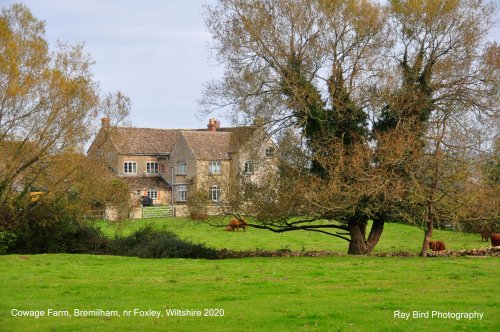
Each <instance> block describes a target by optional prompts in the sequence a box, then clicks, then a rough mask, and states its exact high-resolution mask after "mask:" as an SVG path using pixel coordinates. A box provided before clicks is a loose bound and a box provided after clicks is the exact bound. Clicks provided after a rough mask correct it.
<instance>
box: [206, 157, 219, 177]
mask: <svg viewBox="0 0 500 332" xmlns="http://www.w3.org/2000/svg"><path fill="white" fill-rule="evenodd" d="M208 172H209V173H210V174H220V173H221V169H220V161H219V160H217V161H210V162H209V163H208Z"/></svg>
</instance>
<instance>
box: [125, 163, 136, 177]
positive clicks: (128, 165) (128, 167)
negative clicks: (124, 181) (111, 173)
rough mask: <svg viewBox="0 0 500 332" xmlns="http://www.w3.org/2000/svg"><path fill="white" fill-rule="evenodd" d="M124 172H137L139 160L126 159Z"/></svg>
mask: <svg viewBox="0 0 500 332" xmlns="http://www.w3.org/2000/svg"><path fill="white" fill-rule="evenodd" d="M123 174H137V162H136V161H124V162H123Z"/></svg>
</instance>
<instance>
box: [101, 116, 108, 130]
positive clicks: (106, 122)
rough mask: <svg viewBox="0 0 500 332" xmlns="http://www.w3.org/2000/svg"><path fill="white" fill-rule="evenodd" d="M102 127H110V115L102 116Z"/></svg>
mask: <svg viewBox="0 0 500 332" xmlns="http://www.w3.org/2000/svg"><path fill="white" fill-rule="evenodd" d="M101 127H102V128H103V129H109V118H108V117H105V118H101Z"/></svg>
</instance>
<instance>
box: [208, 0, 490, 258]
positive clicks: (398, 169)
mask: <svg viewBox="0 0 500 332" xmlns="http://www.w3.org/2000/svg"><path fill="white" fill-rule="evenodd" d="M491 13H492V6H490V5H489V4H486V5H485V4H483V3H482V2H481V1H445V0H443V1H391V2H390V3H389V4H388V5H387V6H382V5H380V4H378V3H376V2H370V1H361V0H359V1H358V0H339V1H321V0H318V1H313V0H304V1H298V2H295V1H279V0H277V1H270V0H269V1H266V0H261V1H251V0H220V1H219V2H218V4H217V5H216V6H213V7H211V6H208V7H207V8H206V24H207V27H208V29H209V30H210V32H211V34H212V36H213V39H214V43H213V48H214V49H215V50H216V51H217V58H218V60H219V61H220V62H221V64H223V65H224V66H225V69H226V71H225V75H224V77H223V79H222V80H221V81H220V82H210V83H209V84H208V85H207V89H206V91H205V95H204V98H203V102H202V104H203V105H204V106H206V108H207V110H208V111H210V110H213V109H214V108H216V107H224V106H228V105H230V106H232V111H233V115H234V116H235V119H236V120H237V121H239V122H242V123H245V124H251V125H256V126H260V125H262V126H264V127H265V128H266V129H267V130H268V132H270V134H276V135H278V136H280V133H282V132H283V130H285V129H287V130H290V129H291V131H289V133H288V135H290V132H291V133H293V134H294V135H298V136H299V140H298V141H299V142H301V144H297V145H296V148H295V149H291V150H290V149H287V148H283V149H281V146H283V145H280V149H278V152H279V151H287V153H285V154H284V155H282V156H281V157H282V158H281V160H280V162H279V164H280V167H281V171H280V173H279V174H278V176H272V175H270V177H269V179H268V180H269V181H268V182H267V184H266V185H262V182H261V183H260V184H254V185H251V184H250V183H249V181H244V180H243V182H244V183H245V185H244V187H245V188H240V187H239V186H233V187H232V188H235V189H236V190H233V192H234V193H235V195H236V197H239V198H240V199H241V203H240V204H236V205H237V206H238V208H239V209H242V208H244V209H246V210H247V212H248V213H249V214H251V215H254V216H256V217H257V218H256V220H257V221H258V222H255V224H254V225H253V226H254V227H260V228H266V229H270V230H272V231H275V232H284V231H292V230H300V229H303V230H312V231H321V232H324V233H328V234H331V235H334V236H337V237H341V238H343V239H346V240H348V241H349V243H350V244H349V253H351V254H364V253H368V252H370V251H371V250H372V249H373V247H374V246H375V245H376V243H377V242H378V240H379V238H380V235H381V233H382V231H383V225H384V222H385V221H387V220H391V218H398V217H400V215H399V216H398V211H400V210H401V206H402V204H400V202H401V201H402V200H404V199H405V197H406V198H407V197H408V195H409V192H410V185H409V183H411V181H409V180H410V179H411V177H410V174H409V170H406V169H405V168H406V167H408V166H409V165H412V164H411V163H412V162H417V161H418V162H419V163H420V164H421V165H423V164H425V162H426V161H425V159H423V158H420V157H421V156H423V155H424V154H426V153H427V152H429V151H431V150H432V149H434V148H435V146H434V147H433V145H432V142H430V141H429V140H426V137H427V136H426V135H428V134H430V133H431V132H432V130H431V127H430V125H429V122H430V120H431V119H435V118H436V117H437V118H440V115H439V114H437V113H438V112H445V109H446V111H448V112H450V111H451V110H454V109H455V108H457V109H459V110H460V111H459V112H462V113H461V114H465V113H467V112H468V111H471V110H472V111H475V112H481V114H483V115H484V114H487V113H488V112H486V111H489V112H490V114H489V115H491V112H495V111H496V110H497V109H496V108H495V107H496V106H494V105H495V103H494V102H492V101H491V100H485V99H484V97H485V95H486V94H488V93H490V94H493V95H494V97H498V89H495V84H496V81H495V80H494V75H493V74H492V73H491V72H487V71H485V70H486V69H485V65H486V62H484V61H481V59H487V58H488V57H487V56H484V54H486V53H488V49H487V47H486V44H485V42H484V36H485V33H486V32H487V31H488V28H489V27H490V20H489V19H490V17H491V15H492V14H491ZM489 49H490V50H491V47H490V48H489ZM489 53H490V55H491V51H490V52H489ZM490 60H491V59H490ZM490 62H491V61H490ZM481 74H483V76H482V77H481ZM452 113H453V114H458V112H452ZM441 114H442V113H441ZM466 117H467V116H465V117H464V116H461V118H462V119H463V118H466ZM458 118H459V117H458V116H456V119H458ZM281 137H286V136H284V135H281ZM288 137H290V136H288ZM426 148H427V150H426ZM429 149H430V150H429ZM298 150H300V151H301V153H302V155H303V156H304V157H305V159H304V158H302V157H301V158H298V159H300V160H305V162H304V163H303V164H300V163H295V164H294V160H295V161H296V158H294V157H293V156H296V155H297V154H296V153H295V152H297V151H298ZM434 150H435V149H434ZM434 150H432V151H434ZM290 151H295V152H294V153H295V154H292V156H290V155H289V154H288V153H289V152H290ZM430 153H431V154H432V152H430ZM277 157H278V158H279V157H280V156H277ZM305 169H307V171H304V170H305ZM405 172H406V173H408V174H406V173H405ZM413 174H415V172H414V173H413ZM423 177H424V178H425V176H423ZM426 179H427V178H426ZM249 186H250V189H251V190H249ZM252 193H253V194H252ZM245 199H246V200H250V201H251V202H252V203H251V204H246V203H244V201H245ZM237 201H238V199H236V198H235V199H231V202H232V203H233V205H235V204H234V202H237ZM430 201H433V199H431V200H430ZM403 205H404V204H403ZM252 206H253V207H255V208H252ZM408 206H409V205H408V204H406V207H408ZM236 210H237V209H236ZM264 211H268V212H269V213H264ZM369 219H371V220H373V224H372V227H371V230H370V233H369V234H367V226H368V221H369ZM328 229H330V230H332V229H333V230H334V232H331V231H329V230H328ZM335 230H337V231H335Z"/></svg>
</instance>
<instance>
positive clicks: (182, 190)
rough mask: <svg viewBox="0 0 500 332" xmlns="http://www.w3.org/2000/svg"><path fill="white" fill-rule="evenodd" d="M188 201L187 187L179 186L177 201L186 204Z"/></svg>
mask: <svg viewBox="0 0 500 332" xmlns="http://www.w3.org/2000/svg"><path fill="white" fill-rule="evenodd" d="M186 199H187V187H186V186H178V187H177V201H179V202H185V201H186Z"/></svg>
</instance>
